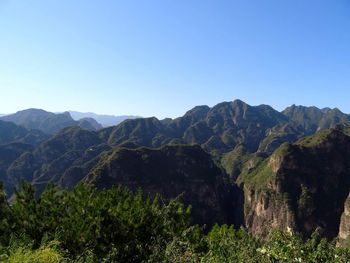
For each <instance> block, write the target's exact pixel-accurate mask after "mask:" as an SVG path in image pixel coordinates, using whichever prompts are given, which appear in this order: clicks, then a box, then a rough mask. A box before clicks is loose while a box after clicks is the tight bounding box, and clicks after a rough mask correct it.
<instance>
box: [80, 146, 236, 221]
mask: <svg viewBox="0 0 350 263" xmlns="http://www.w3.org/2000/svg"><path fill="white" fill-rule="evenodd" d="M84 180H86V181H87V182H91V183H93V184H96V185H97V187H99V188H109V187H111V186H112V185H124V186H127V187H129V188H130V189H133V190H136V189H137V188H139V187H140V188H141V189H142V190H143V191H144V192H145V193H150V194H156V193H160V194H161V195H162V196H164V197H165V198H167V199H170V198H174V197H177V196H178V195H180V194H182V193H183V200H184V202H185V203H187V204H192V205H193V215H194V218H195V221H196V222H197V223H206V224H213V223H216V222H217V223H223V222H226V223H227V222H230V221H231V220H233V219H232V218H233V215H234V214H235V213H234V211H233V202H234V198H232V197H233V196H232V194H233V193H232V192H230V191H232V190H230V189H229V188H228V187H227V185H226V184H225V182H224V180H225V176H224V174H223V173H222V171H221V170H220V169H219V168H218V167H217V166H216V165H215V164H214V163H213V161H212V160H211V157H210V155H208V154H207V153H205V152H204V151H203V150H202V149H201V148H200V147H199V146H165V147H162V148H160V149H149V148H138V149H126V148H116V149H114V150H113V151H111V152H109V153H108V154H106V156H104V158H101V160H100V162H99V164H98V165H97V166H96V167H95V168H94V169H93V170H92V171H91V172H90V173H89V175H88V176H87V177H86V178H85V179H84ZM230 199H231V200H230Z"/></svg>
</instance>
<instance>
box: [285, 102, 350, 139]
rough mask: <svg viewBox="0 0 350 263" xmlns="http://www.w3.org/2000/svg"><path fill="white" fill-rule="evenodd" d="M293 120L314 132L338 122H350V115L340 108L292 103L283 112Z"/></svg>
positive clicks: (310, 132)
mask: <svg viewBox="0 0 350 263" xmlns="http://www.w3.org/2000/svg"><path fill="white" fill-rule="evenodd" d="M282 113H283V114H284V115H286V116H287V117H288V118H289V120H290V121H291V122H293V123H294V124H295V125H298V126H301V127H302V128H303V129H304V130H305V132H306V133H308V134H313V133H315V132H316V131H318V130H320V129H325V128H330V127H334V126H335V125H336V124H338V123H350V116H349V115H348V114H344V113H343V112H341V111H340V110H339V109H337V108H334V109H330V108H324V109H319V108H317V107H305V106H296V105H292V106H290V107H288V108H286V109H285V110H284V111H283V112H282Z"/></svg>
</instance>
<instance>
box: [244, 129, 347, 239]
mask: <svg viewBox="0 0 350 263" xmlns="http://www.w3.org/2000/svg"><path fill="white" fill-rule="evenodd" d="M349 134H350V128H349V126H343V125H340V126H337V127H335V128H331V129H325V130H321V131H319V132H318V133H316V134H315V135H312V136H309V137H305V138H303V139H301V140H299V141H298V142H296V143H294V144H289V143H285V144H283V145H281V146H280V147H279V148H278V149H277V150H276V151H275V152H274V153H273V154H272V155H271V157H269V158H268V159H265V160H263V161H261V162H260V163H257V164H256V165H255V167H253V166H251V167H250V169H249V170H247V172H245V173H242V174H241V175H240V177H239V178H238V182H239V183H242V184H244V194H245V224H246V226H247V227H248V228H249V229H250V230H251V231H252V232H253V233H256V234H262V233H263V232H264V231H266V230H267V227H268V228H271V227H272V228H279V229H282V230H285V229H286V228H287V227H290V228H292V229H294V230H295V231H298V232H300V233H302V234H303V235H305V236H310V235H311V234H312V233H313V232H314V231H316V230H318V231H319V232H320V233H321V234H322V235H323V236H326V237H328V238H335V237H336V236H337V235H338V231H339V225H340V218H341V215H342V213H343V210H344V203H345V200H346V198H347V196H348V194H349V189H350V158H349V156H350V137H349ZM349 234H350V233H349Z"/></svg>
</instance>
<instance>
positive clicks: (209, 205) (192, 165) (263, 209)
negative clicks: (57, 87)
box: [0, 100, 350, 237]
mask: <svg viewBox="0 0 350 263" xmlns="http://www.w3.org/2000/svg"><path fill="white" fill-rule="evenodd" d="M34 111H36V110H34ZM24 113H25V114H24ZM24 113H23V112H22V113H21V114H17V115H16V114H15V117H16V118H14V116H12V117H11V118H12V119H15V121H17V122H18V123H22V125H26V126H27V127H29V128H32V127H37V126H39V127H42V126H40V125H42V123H45V124H46V125H45V128H47V129H49V128H50V131H51V132H52V130H57V131H56V132H55V133H54V134H51V135H45V134H44V133H43V132H41V131H38V130H29V129H26V128H24V127H22V126H18V125H15V124H13V123H10V122H4V121H2V122H1V121H0V173H1V179H2V180H3V181H4V183H5V187H6V191H7V194H8V195H11V194H12V191H13V187H15V186H18V183H19V181H20V179H21V178H24V179H26V180H28V181H30V182H31V183H32V184H33V185H35V186H36V187H37V189H38V193H40V192H41V191H42V190H43V189H44V187H45V185H47V184H48V183H49V182H53V183H55V184H57V185H59V186H61V187H67V188H68V189H71V188H72V187H73V186H75V185H76V184H77V183H79V182H81V181H85V182H89V183H93V184H96V185H97V186H98V188H100V189H101V188H109V187H112V186H113V185H119V184H120V185H125V186H128V187H130V188H131V189H133V190H135V189H137V188H138V187H141V188H143V189H144V191H145V193H150V194H155V193H161V194H162V195H163V196H164V197H165V198H172V197H175V196H177V195H178V194H181V193H182V192H184V194H183V198H184V201H185V203H187V204H190V203H192V204H193V209H194V210H193V213H194V215H195V219H196V222H199V223H201V224H202V223H208V224H212V223H214V222H216V221H217V222H220V223H232V222H235V225H236V226H239V225H243V226H246V227H248V229H249V230H250V231H251V232H253V233H256V234H263V233H264V231H265V229H266V226H272V227H273V228H279V229H285V228H286V227H287V226H288V227H291V228H292V229H295V230H296V231H300V232H301V233H302V234H303V235H305V236H308V235H310V234H311V233H312V232H313V231H314V230H315V229H321V230H322V231H321V232H322V235H324V236H326V237H335V236H337V235H338V234H339V235H341V236H342V237H344V236H346V235H347V234H346V233H347V232H346V229H347V225H348V224H349V225H350V223H347V221H346V220H347V217H346V215H343V217H341V215H342V213H343V210H344V207H346V204H345V199H346V198H347V196H348V194H349V192H348V189H349V188H350V184H348V165H349V164H348V160H347V156H350V155H349V153H348V143H349V142H348V134H350V133H349V132H348V129H349V128H347V126H346V125H347V124H348V123H349V116H348V115H347V114H344V113H342V112H340V111H339V110H338V109H328V108H325V109H318V108H316V107H304V106H295V105H292V106H291V107H288V108H287V109H286V110H284V111H283V112H278V111H276V110H274V109H273V108H271V107H270V106H268V105H259V106H250V105H248V104H246V103H244V102H243V101H240V100H235V101H233V102H223V103H219V104H217V105H215V106H214V107H208V106H205V105H203V106H197V107H194V108H193V109H191V110H189V111H188V112H186V114H185V115H184V116H182V117H179V118H176V119H164V120H158V119H157V118H138V119H130V120H125V121H123V122H122V123H120V124H119V125H117V126H112V127H107V128H103V129H98V127H97V126H96V123H95V127H94V128H91V129H86V128H89V127H86V126H85V125H88V126H89V125H92V124H93V123H94V121H93V120H90V121H87V120H88V119H83V121H80V126H82V127H83V128H84V129H82V128H81V127H79V126H78V125H77V123H78V121H74V120H73V119H72V118H71V117H70V115H69V113H65V114H57V115H59V116H58V117H57V116H56V114H53V115H52V114H50V113H48V114H46V113H45V112H44V113H43V112H41V111H39V113H38V114H29V113H30V112H29V113H28V112H24ZM42 115H43V116H49V117H50V118H49V119H51V118H52V119H51V120H50V121H46V119H45V117H42ZM33 116H38V117H37V118H34V117H33ZM6 117H8V116H6ZM54 118H57V120H58V122H57V123H56V119H54ZM62 120H70V122H64V121H62ZM85 120H86V121H87V124H86V122H85ZM67 123H68V124H72V125H69V127H63V126H65V125H66V124H67ZM49 124H50V125H49ZM62 124H64V125H62ZM338 124H342V125H343V126H339V125H338ZM1 125H2V126H1ZM30 125H32V126H30ZM57 126H62V128H63V129H58V128H57ZM1 127H2V128H1ZM324 128H327V129H324ZM41 135H42V136H41ZM45 136H46V137H45ZM305 136H311V137H305ZM349 147H350V146H349ZM349 178H350V175H349ZM340 182H341V183H340ZM332 209H333V210H332ZM330 211H332V212H330ZM341 218H345V219H344V220H342V222H344V223H342V222H341ZM339 225H343V226H344V227H343V228H342V232H341V233H338V230H339ZM344 229H345V230H344ZM344 233H345V234H344Z"/></svg>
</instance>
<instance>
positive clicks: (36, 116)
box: [0, 109, 101, 134]
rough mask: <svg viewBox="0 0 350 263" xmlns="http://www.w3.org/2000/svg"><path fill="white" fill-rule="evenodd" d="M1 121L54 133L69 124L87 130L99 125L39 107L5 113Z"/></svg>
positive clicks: (89, 120) (66, 113)
mask: <svg viewBox="0 0 350 263" xmlns="http://www.w3.org/2000/svg"><path fill="white" fill-rule="evenodd" d="M0 119H1V120H3V121H9V122H13V123H15V124H17V125H20V126H23V127H25V128H27V129H30V130H32V129H35V130H41V131H43V132H44V133H47V134H54V133H56V132H58V131H59V130H61V129H63V128H65V127H69V126H80V125H81V126H82V127H83V128H85V129H87V130H96V129H98V128H101V126H100V125H99V124H98V123H97V122H96V121H94V120H91V119H85V120H82V121H81V122H78V121H74V120H73V119H72V117H71V116H70V115H69V113H68V112H65V113H60V114H55V113H52V112H47V111H44V110H41V109H28V110H23V111H19V112H16V113H14V114H11V115H6V116H3V117H1V118H0Z"/></svg>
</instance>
